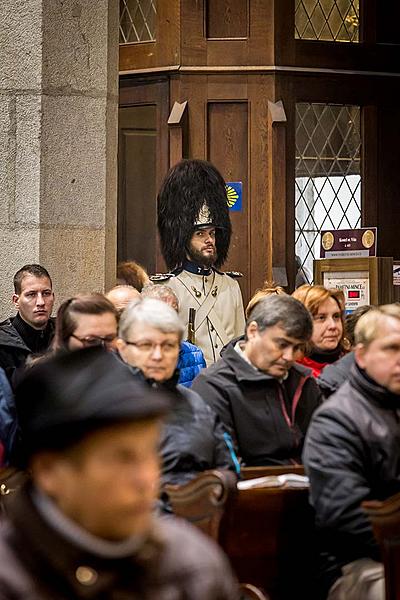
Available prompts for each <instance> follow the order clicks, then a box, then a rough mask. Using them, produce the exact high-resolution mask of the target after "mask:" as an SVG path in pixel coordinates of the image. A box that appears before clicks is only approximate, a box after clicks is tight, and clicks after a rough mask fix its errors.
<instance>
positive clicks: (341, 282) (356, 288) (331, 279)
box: [324, 271, 369, 313]
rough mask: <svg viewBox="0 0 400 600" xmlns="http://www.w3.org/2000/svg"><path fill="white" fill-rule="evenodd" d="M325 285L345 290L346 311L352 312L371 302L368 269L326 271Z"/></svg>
mask: <svg viewBox="0 0 400 600" xmlns="http://www.w3.org/2000/svg"><path fill="white" fill-rule="evenodd" d="M324 286H325V287H327V288H335V289H338V290H342V291H343V293H344V296H345V303H346V313H351V312H353V311H355V310H356V308H358V307H359V306H364V305H365V304H369V276H368V271H349V272H340V271H337V272H332V273H324Z"/></svg>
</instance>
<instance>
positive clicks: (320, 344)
mask: <svg viewBox="0 0 400 600" xmlns="http://www.w3.org/2000/svg"><path fill="white" fill-rule="evenodd" d="M342 334H343V324H342V319H341V311H340V308H339V306H338V303H337V302H336V300H334V299H333V298H327V299H326V300H325V301H324V302H322V303H321V304H320V305H319V308H318V312H317V314H316V315H314V317H313V334H312V338H311V341H312V342H313V344H314V346H316V347H317V348H319V349H320V350H335V348H337V347H338V345H339V342H340V340H341V339H342Z"/></svg>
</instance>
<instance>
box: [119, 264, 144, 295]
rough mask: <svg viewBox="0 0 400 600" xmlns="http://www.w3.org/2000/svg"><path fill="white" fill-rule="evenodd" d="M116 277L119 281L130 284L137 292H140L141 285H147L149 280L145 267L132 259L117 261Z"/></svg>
mask: <svg viewBox="0 0 400 600" xmlns="http://www.w3.org/2000/svg"><path fill="white" fill-rule="evenodd" d="M117 279H118V282H119V283H123V284H125V285H130V286H132V287H134V288H135V289H136V290H138V292H141V291H142V289H143V287H144V286H145V285H148V283H149V281H150V280H149V276H148V274H147V272H146V269H144V268H143V267H142V265H139V263H137V262H135V261H133V260H131V261H126V262H122V263H119V265H118V266H117Z"/></svg>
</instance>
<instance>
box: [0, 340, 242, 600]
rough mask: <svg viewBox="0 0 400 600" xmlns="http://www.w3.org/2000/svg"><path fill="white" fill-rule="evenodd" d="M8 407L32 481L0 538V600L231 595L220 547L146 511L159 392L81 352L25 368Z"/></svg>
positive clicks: (103, 355) (151, 493)
mask: <svg viewBox="0 0 400 600" xmlns="http://www.w3.org/2000/svg"><path fill="white" fill-rule="evenodd" d="M16 402H17V410H18V416H19V420H20V424H21V428H22V431H23V440H24V445H23V448H22V451H21V454H20V457H19V458H20V464H21V466H29V468H30V471H31V473H32V482H30V483H28V484H26V485H24V486H23V487H22V488H21V490H20V491H19V492H17V493H16V494H15V495H14V497H13V501H12V502H10V503H9V507H8V512H9V522H6V523H5V524H4V527H3V528H2V531H1V533H0V590H1V593H0V595H1V598H2V600H12V599H16V598H21V599H22V598H24V599H26V600H28V599H29V600H48V599H50V598H51V599H52V600H62V599H65V598H68V600H80V599H83V598H86V599H89V598H91V599H93V600H94V599H98V598H109V599H110V600H111V599H116V598H149V599H157V600H166V599H167V598H168V600H174V599H176V600H179V599H181V598H190V599H191V600H203V599H204V598H207V599H208V600H230V599H231V598H233V599H235V598H237V593H236V589H235V584H234V582H233V580H232V576H231V573H230V569H229V567H228V565H227V561H226V560H225V558H224V557H223V556H222V554H221V552H220V551H219V550H218V548H217V547H216V546H215V545H214V544H213V543H212V542H211V541H210V540H208V539H207V538H205V537H204V536H203V535H201V534H200V533H198V532H197V531H196V530H195V529H193V528H192V527H191V526H190V525H188V524H184V523H180V522H178V521H175V520H173V519H164V520H161V519H159V518H157V517H155V516H154V514H153V503H154V500H155V498H156V495H157V491H158V475H159V467H158V443H159V433H160V424H161V422H160V417H161V416H162V414H164V413H165V412H166V409H167V406H168V403H167V400H166V398H165V397H164V395H163V394H161V392H155V391H152V390H150V389H145V388H143V387H142V386H140V385H139V384H138V383H137V382H136V381H135V379H134V378H133V377H132V374H131V373H130V371H129V369H128V368H127V367H126V366H125V365H124V364H123V363H119V362H117V361H116V360H115V358H114V357H113V356H112V355H111V353H107V352H104V350H103V349H101V348H85V349H83V350H77V351H75V352H71V353H69V354H63V355H59V356H56V357H53V358H51V359H48V360H46V361H43V362H41V363H39V364H37V365H35V366H33V367H32V368H31V369H30V370H29V371H28V372H27V374H26V376H25V379H24V380H23V381H21V382H20V384H19V386H18V388H17V391H16Z"/></svg>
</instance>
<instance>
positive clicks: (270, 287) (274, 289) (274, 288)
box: [245, 280, 286, 319]
mask: <svg viewBox="0 0 400 600" xmlns="http://www.w3.org/2000/svg"><path fill="white" fill-rule="evenodd" d="M272 294H277V295H278V296H280V295H282V294H286V292H285V290H284V289H283V287H281V286H280V285H277V284H276V283H275V282H274V281H268V280H267V281H264V284H263V286H262V288H260V289H259V290H257V291H256V292H255V294H254V295H253V296H252V297H251V299H250V302H249V303H248V305H247V307H246V310H245V315H246V319H247V317H248V316H249V314H250V313H251V311H252V310H253V308H254V307H255V305H256V304H257V303H258V302H259V301H260V300H261V298H265V296H271V295H272Z"/></svg>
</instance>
